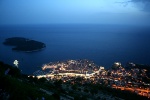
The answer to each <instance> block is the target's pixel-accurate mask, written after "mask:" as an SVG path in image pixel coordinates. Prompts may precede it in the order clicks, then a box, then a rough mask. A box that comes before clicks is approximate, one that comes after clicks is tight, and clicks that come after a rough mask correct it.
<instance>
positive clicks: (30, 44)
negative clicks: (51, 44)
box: [3, 37, 45, 52]
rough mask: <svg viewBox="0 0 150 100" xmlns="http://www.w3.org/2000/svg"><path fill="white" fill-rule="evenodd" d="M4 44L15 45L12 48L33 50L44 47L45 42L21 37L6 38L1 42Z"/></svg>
mask: <svg viewBox="0 0 150 100" xmlns="http://www.w3.org/2000/svg"><path fill="white" fill-rule="evenodd" d="M3 44H4V45H10V46H15V47H14V48H12V50H17V51H26V52H27V51H28V52H29V51H35V50H40V49H42V48H45V44H44V43H42V42H38V41H35V40H29V39H26V38H22V37H13V38H8V39H6V40H5V42H4V43H3Z"/></svg>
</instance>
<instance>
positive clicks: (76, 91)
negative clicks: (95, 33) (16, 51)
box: [0, 62, 147, 100]
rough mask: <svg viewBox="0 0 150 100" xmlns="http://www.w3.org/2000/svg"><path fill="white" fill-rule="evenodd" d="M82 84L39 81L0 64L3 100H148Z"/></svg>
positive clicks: (1, 96)
mask: <svg viewBox="0 0 150 100" xmlns="http://www.w3.org/2000/svg"><path fill="white" fill-rule="evenodd" d="M81 81H82V78H80V77H77V78H75V79H74V83H70V82H69V81H68V82H63V81H62V80H49V81H48V80H47V79H45V78H41V79H37V78H36V77H32V76H27V75H24V74H22V73H21V72H20V70H19V69H18V68H16V67H12V66H10V65H7V64H4V63H3V62H0V100H37V99H38V100H60V98H69V99H75V100H81V99H83V100H87V99H94V100H95V99H97V100H107V97H108V96H109V97H111V98H115V99H116V100H117V99H118V100H120V99H125V100H146V99H147V98H146V97H142V96H139V95H136V94H134V93H131V92H129V91H121V90H116V89H112V88H110V87H107V86H105V85H102V84H93V83H84V84H83V83H82V82H81ZM102 96H103V97H102Z"/></svg>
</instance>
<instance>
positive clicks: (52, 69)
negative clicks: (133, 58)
mask: <svg viewBox="0 0 150 100" xmlns="http://www.w3.org/2000/svg"><path fill="white" fill-rule="evenodd" d="M129 65H130V68H124V67H123V66H122V65H121V63H120V62H115V63H114V64H113V65H112V67H111V68H110V69H108V70H105V69H104V67H102V66H97V65H95V64H94V63H93V62H92V61H89V60H86V59H84V60H67V61H62V62H56V63H49V64H45V65H44V66H43V67H42V71H37V72H35V73H34V75H35V76H37V78H41V77H45V78H47V79H50V80H56V79H61V80H62V81H63V82H70V83H72V84H74V83H75V82H76V81H77V80H76V78H78V77H81V78H82V80H80V83H81V84H85V83H93V84H103V85H106V86H108V87H111V88H115V89H120V90H127V91H131V92H135V93H137V94H139V95H143V96H147V97H150V84H149V83H150V81H149V78H148V76H147V69H142V68H137V67H135V66H136V64H134V63H129ZM78 82H79V81H78Z"/></svg>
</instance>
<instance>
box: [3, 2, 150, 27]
mask: <svg viewBox="0 0 150 100" xmlns="http://www.w3.org/2000/svg"><path fill="white" fill-rule="evenodd" d="M143 1H146V0H143ZM145 3H146V4H147V2H141V1H139V0H130V1H129V0H1V1H0V25H4V24H6V25H7V24H13V25H14V24H57V23H58V24H59V23H60V24H62V23H88V24H91V23H92V24H134V25H135V24H138V25H139V24H141V25H147V24H149V22H150V19H149V17H150V12H149V9H148V7H147V6H145ZM148 3H149V2H148ZM146 7H147V8H146Z"/></svg>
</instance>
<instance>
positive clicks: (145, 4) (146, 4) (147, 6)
mask: <svg viewBox="0 0 150 100" xmlns="http://www.w3.org/2000/svg"><path fill="white" fill-rule="evenodd" d="M129 2H133V3H135V4H136V5H137V7H139V8H140V9H141V10H143V11H147V12H150V0H131V1H129Z"/></svg>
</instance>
